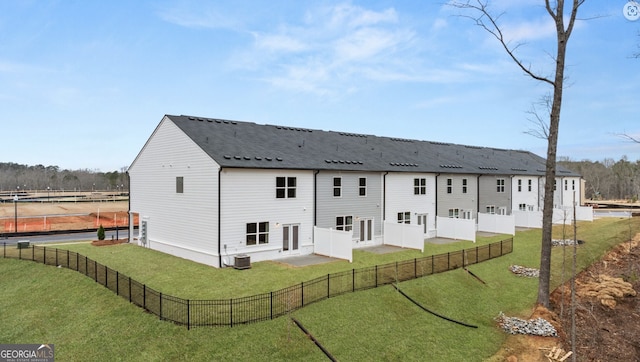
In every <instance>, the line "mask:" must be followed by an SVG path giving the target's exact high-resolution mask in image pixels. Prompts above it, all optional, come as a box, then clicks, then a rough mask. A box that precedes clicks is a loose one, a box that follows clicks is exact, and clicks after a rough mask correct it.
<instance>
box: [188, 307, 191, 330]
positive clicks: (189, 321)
mask: <svg viewBox="0 0 640 362" xmlns="http://www.w3.org/2000/svg"><path fill="white" fill-rule="evenodd" d="M189 309H190V308H189V299H187V330H189V329H191V318H190V317H191V316H190V313H189Z"/></svg>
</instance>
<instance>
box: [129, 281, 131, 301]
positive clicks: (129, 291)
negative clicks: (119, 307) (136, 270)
mask: <svg viewBox="0 0 640 362" xmlns="http://www.w3.org/2000/svg"><path fill="white" fill-rule="evenodd" d="M129 303H131V277H129Z"/></svg>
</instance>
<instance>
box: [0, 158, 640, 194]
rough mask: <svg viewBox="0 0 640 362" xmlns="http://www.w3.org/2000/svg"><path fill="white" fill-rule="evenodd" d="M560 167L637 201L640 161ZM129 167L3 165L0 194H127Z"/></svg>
mask: <svg viewBox="0 0 640 362" xmlns="http://www.w3.org/2000/svg"><path fill="white" fill-rule="evenodd" d="M558 164H560V165H562V166H564V167H566V168H568V169H570V170H572V171H575V172H578V173H580V174H581V175H582V177H583V178H584V179H585V181H586V189H585V196H586V197H587V198H588V199H594V200H597V199H603V200H608V199H630V200H637V199H638V194H639V193H640V160H638V161H635V162H632V161H629V160H628V159H627V157H626V156H624V157H622V158H621V159H620V160H618V161H614V160H613V159H611V158H605V159H604V160H602V161H590V160H583V161H571V160H570V159H569V158H567V157H560V158H559V160H558ZM126 172H127V167H122V168H120V170H119V171H113V172H100V171H97V170H89V169H81V170H61V169H60V168H59V167H58V166H43V165H35V166H27V165H20V164H17V163H11V162H8V163H7V162H4V163H3V162H0V190H2V191H15V190H47V187H49V189H50V190H66V191H120V190H122V191H128V190H129V179H128V177H127V173H126Z"/></svg>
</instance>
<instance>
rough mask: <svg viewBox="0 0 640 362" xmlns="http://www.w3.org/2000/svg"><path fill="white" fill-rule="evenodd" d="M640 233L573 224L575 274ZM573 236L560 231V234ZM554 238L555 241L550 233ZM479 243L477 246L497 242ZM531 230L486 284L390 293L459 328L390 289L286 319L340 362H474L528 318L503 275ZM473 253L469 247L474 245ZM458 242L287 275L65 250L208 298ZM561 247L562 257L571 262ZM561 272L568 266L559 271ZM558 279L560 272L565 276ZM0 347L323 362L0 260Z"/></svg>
mask: <svg viewBox="0 0 640 362" xmlns="http://www.w3.org/2000/svg"><path fill="white" fill-rule="evenodd" d="M639 230H640V220H632V221H631V222H630V220H629V219H602V220H598V221H596V222H593V223H580V224H579V228H578V238H579V239H581V240H585V241H586V243H585V244H584V245H581V246H580V247H579V251H578V253H579V254H578V255H579V257H578V258H579V264H580V268H583V267H584V266H586V265H588V264H590V263H591V262H593V261H594V260H597V259H599V258H600V257H601V256H602V255H603V254H604V253H605V252H606V251H607V250H608V249H610V248H611V247H612V246H614V245H616V244H618V243H620V242H623V241H625V240H627V239H628V237H629V235H633V234H635V233H636V232H638V231H639ZM571 232H572V229H571V228H568V229H567V233H571ZM554 237H556V238H561V237H562V235H561V228H557V230H556V232H555V235H554ZM502 238H504V237H495V238H490V239H481V240H479V241H478V244H486V243H489V242H494V241H498V240H500V239H502ZM539 239H540V231H539V230H531V231H526V232H519V233H518V234H517V235H516V236H515V238H514V252H513V253H512V254H509V255H506V256H504V257H501V258H498V259H494V260H491V261H488V262H484V263H481V264H478V265H473V266H471V267H470V270H472V271H473V272H474V273H475V274H476V275H478V276H479V277H480V278H482V279H483V280H484V281H485V282H487V285H484V284H482V283H480V282H479V281H477V280H476V279H474V278H472V277H471V276H469V275H468V274H467V273H466V272H464V271H463V270H460V269H458V270H454V271H451V272H446V273H441V274H437V275H433V276H428V277H424V278H421V279H416V280H412V281H408V282H404V283H401V284H400V288H401V289H402V290H403V291H404V292H405V293H407V294H408V295H410V296H412V298H413V299H415V300H416V301H418V302H420V303H422V304H423V305H425V306H427V307H428V308H430V309H432V310H434V311H437V312H438V313H441V314H443V315H446V316H449V317H451V318H453V319H456V320H460V321H463V322H466V323H469V324H473V325H477V326H478V328H477V329H472V328H466V327H463V326H460V325H457V324H453V323H450V322H447V321H444V320H442V319H439V318H436V317H434V316H432V315H431V314H428V313H426V312H424V311H422V310H421V309H420V308H418V307H417V306H415V305H413V304H412V303H410V302H409V301H408V300H406V299H405V298H404V297H402V296H401V295H400V294H399V293H397V292H396V291H395V289H394V288H393V287H392V286H389V285H388V286H384V287H380V288H376V289H370V290H366V291H361V292H356V293H349V294H345V295H342V296H339V297H335V298H330V299H328V300H325V301H322V302H319V303H314V304H312V305H310V306H307V307H304V308H302V309H300V310H297V311H295V312H293V313H292V315H293V316H295V317H296V319H298V320H299V321H300V322H301V323H303V324H304V325H305V327H306V328H307V329H308V330H309V331H310V332H311V333H313V334H314V336H315V337H316V338H317V339H318V340H319V341H320V342H321V343H322V344H323V345H324V346H325V347H326V348H327V349H328V350H329V351H330V352H331V353H332V354H333V355H334V356H335V357H336V358H337V359H338V360H341V361H347V360H348V361H370V360H451V361H463V360H464V361H482V360H484V359H486V358H488V357H489V356H491V355H492V354H493V353H495V352H496V351H497V350H498V348H499V347H500V345H501V344H502V342H503V341H504V339H505V337H506V336H505V335H504V333H502V332H501V331H500V330H498V329H497V328H496V326H495V322H494V320H493V318H495V317H496V316H497V315H498V313H499V312H500V311H502V312H504V313H506V314H507V315H515V316H520V317H524V318H526V317H528V314H529V313H530V312H531V308H532V307H533V305H534V303H535V299H536V293H537V280H535V279H527V278H521V277H516V276H514V275H513V274H511V273H510V272H509V271H508V267H509V265H511V264H519V265H524V266H530V267H537V265H538V260H539V257H540V247H539ZM476 245H477V244H476ZM472 246H474V244H472V243H469V242H457V243H453V244H447V245H431V244H427V248H426V251H425V253H424V254H421V253H419V252H417V251H404V252H401V253H395V254H386V255H375V254H371V253H366V252H362V251H355V252H354V263H352V264H350V263H348V262H342V261H338V262H333V263H329V264H324V265H319V266H312V267H305V268H288V267H286V266H283V265H280V264H278V263H272V262H261V263H254V264H253V265H252V268H251V269H249V270H242V271H238V270H234V269H231V268H227V269H214V268H211V267H207V266H203V265H199V264H196V263H192V262H189V261H186V260H183V259H179V258H175V257H171V256H168V255H165V254H161V253H157V252H153V251H150V250H145V249H142V248H138V247H135V246H132V245H121V246H111V247H102V248H96V247H92V246H90V245H88V244H74V245H68V246H66V247H68V248H69V249H72V250H73V251H76V252H79V253H81V254H84V255H87V256H89V257H90V258H92V259H95V260H97V261H98V262H100V263H103V264H105V265H108V266H109V267H111V268H113V269H115V270H118V271H120V272H122V273H125V274H127V275H129V276H131V277H132V278H134V279H137V280H138V281H140V282H143V283H146V284H147V285H149V286H151V287H152V288H155V289H157V290H159V291H162V292H163V293H168V294H172V295H175V296H178V297H182V298H198V299H218V298H231V297H239V296H243V295H252V294H257V293H262V292H266V291H271V290H276V289H280V288H283V287H286V286H289V285H292V284H296V283H300V282H302V281H306V280H310V279H313V278H316V277H318V276H322V275H326V274H328V273H334V272H340V271H344V270H350V269H352V268H356V269H357V268H361V267H365V266H370V265H375V264H385V263H388V262H392V261H395V260H406V259H413V258H416V257H422V256H426V255H431V254H440V253H443V252H447V251H453V250H459V249H464V248H469V247H472ZM570 252H571V248H567V260H568V261H570V260H571V258H570ZM561 258H562V248H554V254H553V265H554V270H553V274H552V285H553V286H557V285H559V284H560V282H561V280H560V275H561V270H560V265H561V262H562V260H561ZM567 270H570V264H569V263H567ZM567 274H568V272H567ZM0 290H2V293H1V294H0V310H1V311H2V313H0V326H2V327H1V328H0V342H1V343H53V344H55V346H56V357H57V359H58V360H61V361H62V360H64V361H67V360H78V361H80V360H95V361H113V360H134V361H135V360H139V361H143V360H144V361H154V360H163V361H164V360H220V361H226V360H305V361H307V360H309V361H314V360H319V361H320V360H326V357H325V356H324V355H323V353H322V352H321V351H320V350H319V349H318V348H317V347H316V346H315V345H314V344H313V342H311V341H310V340H308V339H307V338H306V337H305V336H304V335H303V334H302V332H301V331H300V330H299V329H297V327H296V326H295V325H293V324H292V323H291V322H290V320H289V318H287V317H281V318H278V319H275V320H272V321H267V322H260V323H255V324H250V325H242V326H237V327H233V328H229V327H201V328H195V329H192V330H187V329H186V328H185V327H181V326H175V325H173V324H171V323H168V322H163V321H160V320H159V319H158V318H157V317H155V316H153V315H150V314H148V313H145V312H143V311H142V309H140V308H138V307H136V306H134V305H132V304H130V303H128V302H127V301H126V300H124V299H122V298H121V297H118V296H116V295H115V294H113V293H112V292H111V291H109V290H108V289H106V288H104V287H102V286H100V285H98V284H96V283H95V282H94V281H93V280H91V279H90V278H87V277H85V276H83V275H81V274H79V273H77V272H74V271H72V270H67V269H64V268H55V267H52V266H45V265H42V264H37V263H32V262H27V261H19V260H10V259H0Z"/></svg>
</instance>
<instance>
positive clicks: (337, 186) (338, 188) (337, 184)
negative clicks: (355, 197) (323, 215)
mask: <svg viewBox="0 0 640 362" xmlns="http://www.w3.org/2000/svg"><path fill="white" fill-rule="evenodd" d="M333 197H342V177H334V178H333Z"/></svg>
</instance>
